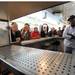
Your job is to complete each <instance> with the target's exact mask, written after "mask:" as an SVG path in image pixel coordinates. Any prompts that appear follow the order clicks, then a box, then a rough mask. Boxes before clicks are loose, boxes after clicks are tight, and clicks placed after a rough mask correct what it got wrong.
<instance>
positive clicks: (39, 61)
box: [0, 45, 75, 75]
mask: <svg viewBox="0 0 75 75" xmlns="http://www.w3.org/2000/svg"><path fill="white" fill-rule="evenodd" d="M0 60H2V61H3V62H5V63H7V64H8V65H10V66H11V67H13V68H15V69H16V70H18V71H20V72H22V73H24V74H26V75H75V52H73V54H67V53H61V52H53V51H48V50H42V49H35V48H29V47H22V46H15V45H12V46H7V47H1V48H0Z"/></svg>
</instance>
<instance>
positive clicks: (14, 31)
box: [11, 22, 21, 43]
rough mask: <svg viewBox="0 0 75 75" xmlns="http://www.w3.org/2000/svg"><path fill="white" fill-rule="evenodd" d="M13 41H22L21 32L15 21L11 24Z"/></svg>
mask: <svg viewBox="0 0 75 75" xmlns="http://www.w3.org/2000/svg"><path fill="white" fill-rule="evenodd" d="M11 41H12V42H17V43H19V42H20V41H21V33H20V31H19V30H18V26H17V24H16V23H15V22H13V23H12V24H11Z"/></svg>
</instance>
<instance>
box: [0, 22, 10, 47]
mask: <svg viewBox="0 0 75 75" xmlns="http://www.w3.org/2000/svg"><path fill="white" fill-rule="evenodd" d="M7 27H8V22H6V21H0V46H5V45H9V36H8V28H7Z"/></svg>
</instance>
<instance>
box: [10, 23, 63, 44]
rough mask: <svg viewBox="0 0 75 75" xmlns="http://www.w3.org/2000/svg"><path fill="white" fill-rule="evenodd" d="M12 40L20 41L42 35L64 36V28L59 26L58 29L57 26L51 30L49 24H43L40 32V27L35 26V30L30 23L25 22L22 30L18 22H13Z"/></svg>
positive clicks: (37, 37) (11, 28)
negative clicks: (31, 29)
mask: <svg viewBox="0 0 75 75" xmlns="http://www.w3.org/2000/svg"><path fill="white" fill-rule="evenodd" d="M10 30H11V40H12V42H17V43H20V42H21V41H23V40H30V39H39V38H41V37H48V36H49V37H53V36H56V35H58V36H60V37H61V36H62V33H63V30H61V29H60V28H59V30H58V31H57V30H56V29H55V28H51V31H49V27H48V25H47V24H43V25H42V26H41V31H40V32H39V30H38V27H34V30H33V31H30V25H29V24H28V23H25V25H24V27H23V28H22V29H21V30H18V25H17V23H16V22H12V24H11V27H10Z"/></svg>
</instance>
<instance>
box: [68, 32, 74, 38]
mask: <svg viewBox="0 0 75 75" xmlns="http://www.w3.org/2000/svg"><path fill="white" fill-rule="evenodd" d="M67 35H69V36H71V39H75V36H74V35H73V34H70V33H67Z"/></svg>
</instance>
